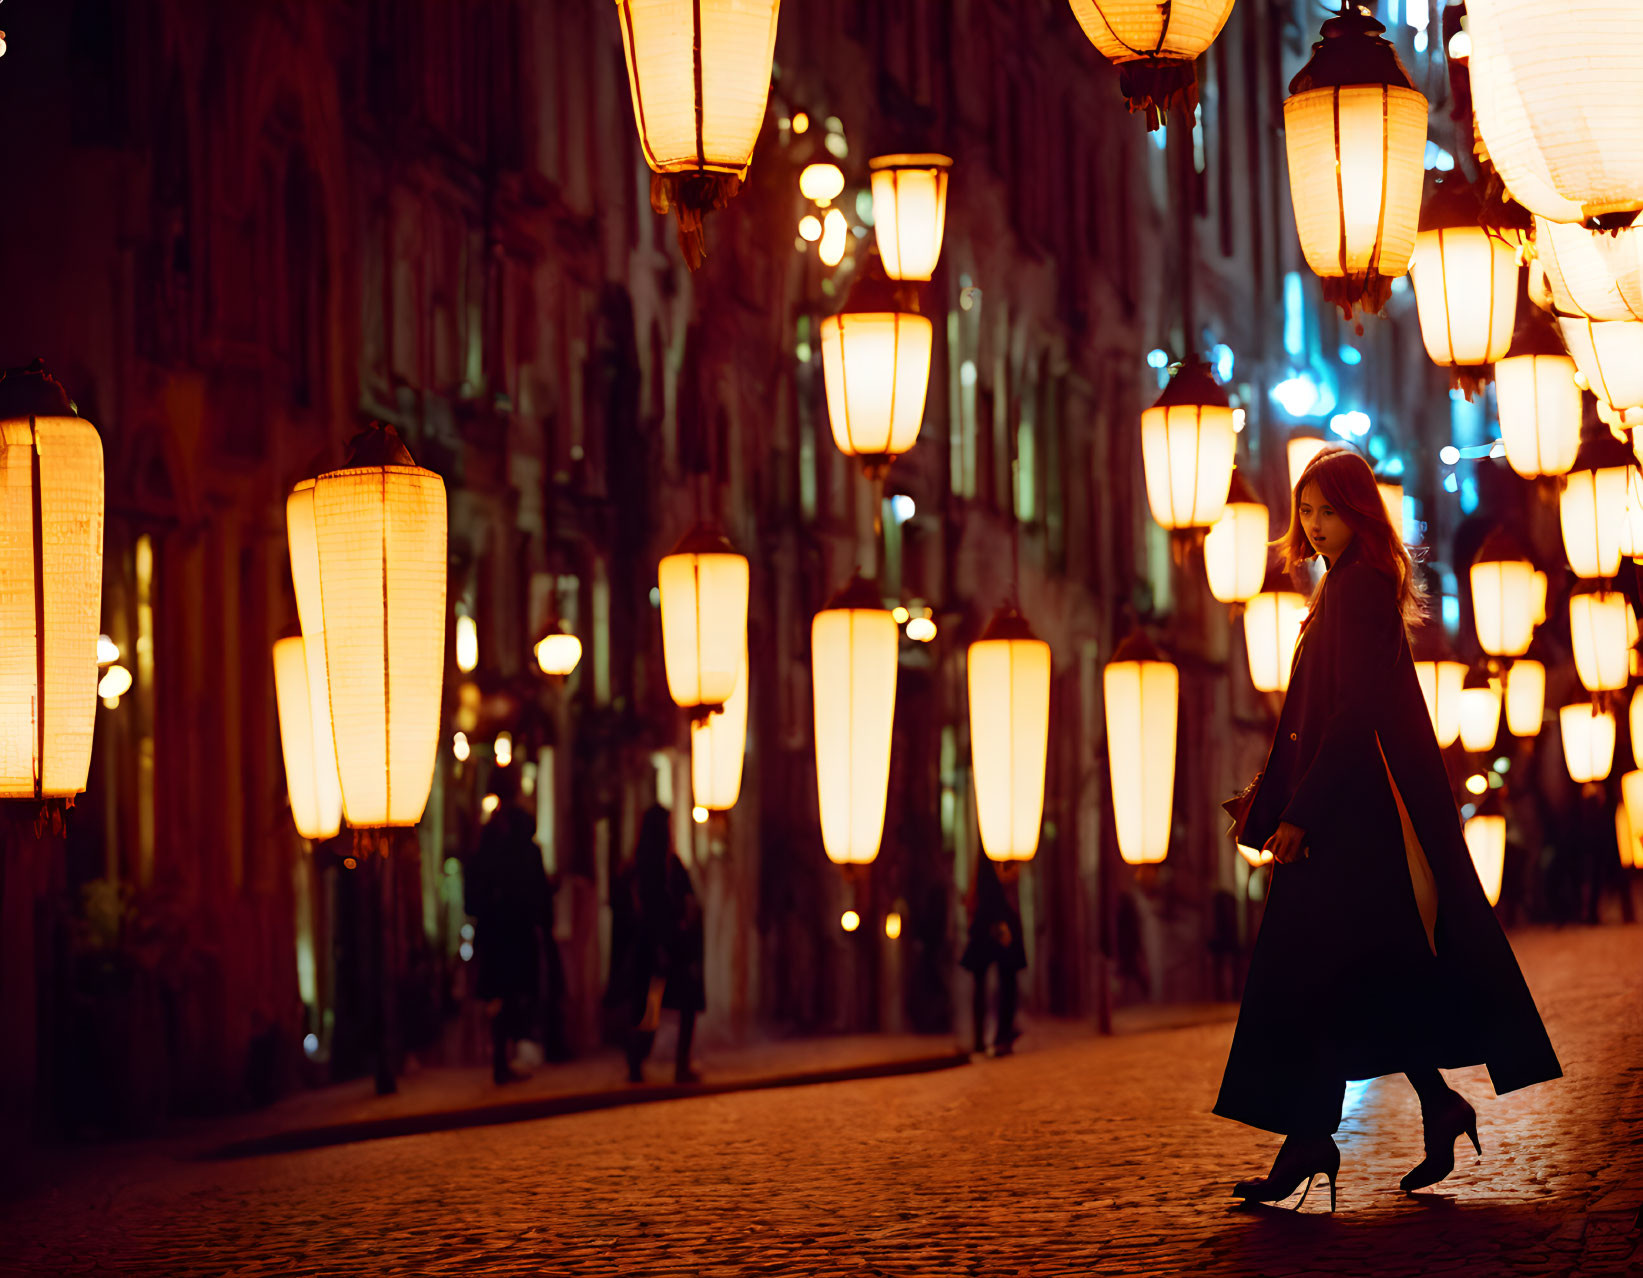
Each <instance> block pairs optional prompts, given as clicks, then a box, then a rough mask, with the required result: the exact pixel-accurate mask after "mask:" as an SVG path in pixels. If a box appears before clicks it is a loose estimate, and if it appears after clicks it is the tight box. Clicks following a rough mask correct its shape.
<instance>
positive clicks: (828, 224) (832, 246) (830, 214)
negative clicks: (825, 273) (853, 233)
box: [816, 209, 850, 266]
mask: <svg viewBox="0 0 1643 1278" xmlns="http://www.w3.org/2000/svg"><path fill="white" fill-rule="evenodd" d="M849 244H850V224H849V223H848V222H847V221H845V218H844V214H843V213H841V212H839V210H838V209H828V210H827V216H826V217H824V218H823V219H822V233H821V243H820V244H818V245H817V246H816V253H817V256H819V257H820V258H821V263H822V265H823V266H837V265H838V264H839V263H840V262H842V261H844V250H845V249H846V248H847V247H848V246H849Z"/></svg>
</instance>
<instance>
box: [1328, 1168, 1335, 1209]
mask: <svg viewBox="0 0 1643 1278" xmlns="http://www.w3.org/2000/svg"><path fill="white" fill-rule="evenodd" d="M1329 1210H1330V1211H1334V1210H1335V1178H1334V1177H1333V1176H1331V1177H1330V1178H1329Z"/></svg>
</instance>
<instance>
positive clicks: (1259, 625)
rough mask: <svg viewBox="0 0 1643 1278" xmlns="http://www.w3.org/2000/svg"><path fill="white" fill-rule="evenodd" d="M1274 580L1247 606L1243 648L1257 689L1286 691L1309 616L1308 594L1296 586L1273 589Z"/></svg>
mask: <svg viewBox="0 0 1643 1278" xmlns="http://www.w3.org/2000/svg"><path fill="white" fill-rule="evenodd" d="M1271 584H1272V583H1270V582H1269V583H1268V587H1269V588H1268V589H1266V590H1263V591H1262V592H1261V593H1260V594H1258V595H1256V596H1255V598H1253V599H1251V600H1250V601H1249V603H1248V605H1247V606H1246V607H1245V608H1244V648H1245V650H1246V652H1247V653H1248V655H1249V678H1250V682H1251V683H1253V684H1254V685H1255V687H1256V690H1257V691H1260V692H1286V691H1288V689H1289V672H1290V667H1291V666H1293V665H1294V664H1295V645H1296V644H1297V643H1299V642H1300V638H1301V623H1302V622H1303V621H1305V620H1306V597H1305V596H1304V595H1301V594H1299V593H1297V592H1295V591H1293V590H1273V589H1271V588H1270V586H1271Z"/></svg>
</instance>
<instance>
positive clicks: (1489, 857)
mask: <svg viewBox="0 0 1643 1278" xmlns="http://www.w3.org/2000/svg"><path fill="white" fill-rule="evenodd" d="M1466 850H1467V851H1468V852H1470V853H1471V854H1472V868H1473V869H1475V870H1476V871H1477V874H1478V882H1480V883H1482V884H1483V894H1484V896H1486V897H1488V898H1489V904H1490V905H1497V904H1499V902H1500V883H1501V878H1502V875H1503V873H1504V871H1505V869H1506V818H1505V817H1503V816H1501V815H1499V814H1498V813H1493V814H1491V813H1479V814H1478V815H1477V816H1474V817H1468V818H1467V820H1466Z"/></svg>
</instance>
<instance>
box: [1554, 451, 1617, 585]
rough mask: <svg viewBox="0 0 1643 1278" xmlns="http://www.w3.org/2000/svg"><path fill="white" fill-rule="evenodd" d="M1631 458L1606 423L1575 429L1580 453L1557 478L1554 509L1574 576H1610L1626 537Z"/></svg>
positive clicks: (1615, 569) (1613, 571) (1615, 568)
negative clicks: (1559, 487) (1560, 489)
mask: <svg viewBox="0 0 1643 1278" xmlns="http://www.w3.org/2000/svg"><path fill="white" fill-rule="evenodd" d="M1635 469H1636V460H1635V459H1634V458H1633V456H1632V451H1631V449H1629V448H1627V447H1626V445H1624V444H1622V443H1621V442H1620V441H1619V440H1617V439H1616V438H1615V437H1614V436H1613V435H1611V434H1610V433H1609V430H1608V428H1607V427H1605V426H1602V425H1598V426H1595V427H1588V428H1586V429H1585V430H1583V431H1582V433H1581V440H1580V451H1579V453H1577V454H1576V455H1575V463H1574V465H1573V466H1572V467H1571V468H1570V470H1569V474H1568V476H1567V478H1565V479H1564V481H1563V495H1562V498H1561V499H1560V501H1559V503H1558V513H1559V516H1560V522H1561V524H1562V526H1563V552H1564V554H1566V555H1567V556H1568V558H1569V567H1570V568H1571V569H1573V570H1574V573H1575V575H1576V576H1577V577H1587V578H1592V577H1612V576H1614V575H1615V573H1617V572H1619V571H1620V558H1621V555H1622V553H1623V552H1624V548H1625V545H1626V542H1627V541H1628V539H1629V528H1628V525H1627V521H1626V503H1627V501H1628V493H1629V485H1630V484H1631V482H1632V472H1633V471H1634V470H1635Z"/></svg>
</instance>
